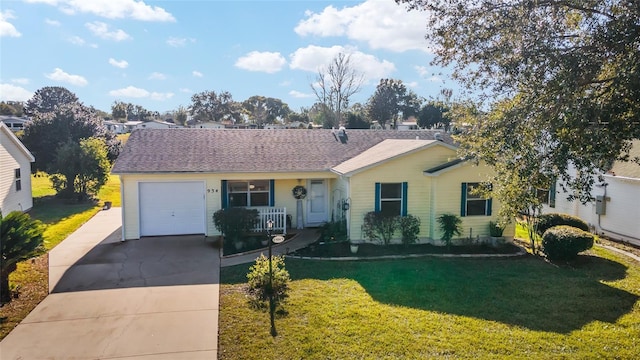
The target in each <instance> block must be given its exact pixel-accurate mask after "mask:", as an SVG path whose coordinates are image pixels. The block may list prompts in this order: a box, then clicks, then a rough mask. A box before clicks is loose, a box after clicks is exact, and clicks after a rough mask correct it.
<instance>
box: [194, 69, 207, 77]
mask: <svg viewBox="0 0 640 360" xmlns="http://www.w3.org/2000/svg"><path fill="white" fill-rule="evenodd" d="M191 75H193V76H195V77H203V76H204V74H202V73H201V72H200V71H197V70H193V71H192V72H191Z"/></svg>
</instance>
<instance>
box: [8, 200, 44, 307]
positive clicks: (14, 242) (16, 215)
mask: <svg viewBox="0 0 640 360" xmlns="http://www.w3.org/2000/svg"><path fill="white" fill-rule="evenodd" d="M42 231H43V229H42V223H41V222H40V221H38V220H32V219H31V217H30V216H29V215H27V214H25V213H22V212H20V211H13V212H10V213H9V214H8V215H7V216H6V217H5V218H3V217H2V213H0V234H1V237H0V241H1V243H2V257H1V258H0V303H3V304H4V303H7V302H9V301H11V294H10V291H9V274H11V273H12V272H13V271H15V270H16V268H17V264H18V262H20V261H22V260H25V259H29V258H31V257H33V256H35V255H38V253H40V251H41V246H42V241H43V238H42Z"/></svg>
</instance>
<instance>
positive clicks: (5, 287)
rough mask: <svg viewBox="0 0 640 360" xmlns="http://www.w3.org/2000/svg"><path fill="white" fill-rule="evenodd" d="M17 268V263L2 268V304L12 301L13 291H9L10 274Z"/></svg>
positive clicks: (0, 280) (0, 293) (0, 289)
mask: <svg viewBox="0 0 640 360" xmlns="http://www.w3.org/2000/svg"><path fill="white" fill-rule="evenodd" d="M16 268H17V265H16V264H12V265H9V266H7V268H6V269H2V270H0V304H6V303H8V302H10V301H11V291H9V274H11V273H12V272H14V271H15V270H16Z"/></svg>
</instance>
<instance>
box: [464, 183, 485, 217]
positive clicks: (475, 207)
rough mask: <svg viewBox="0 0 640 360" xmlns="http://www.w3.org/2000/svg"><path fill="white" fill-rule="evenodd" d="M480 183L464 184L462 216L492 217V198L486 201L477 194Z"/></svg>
mask: <svg viewBox="0 0 640 360" xmlns="http://www.w3.org/2000/svg"><path fill="white" fill-rule="evenodd" d="M479 187H480V183H462V202H461V206H460V215H461V216H490V215H491V205H492V204H491V203H492V201H491V198H488V199H485V198H483V197H482V196H480V195H478V194H476V193H475V189H477V188H479Z"/></svg>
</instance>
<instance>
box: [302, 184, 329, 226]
mask: <svg viewBox="0 0 640 360" xmlns="http://www.w3.org/2000/svg"><path fill="white" fill-rule="evenodd" d="M327 208H328V197H327V184H326V182H325V181H324V180H309V191H308V196H307V225H311V226H313V225H320V224H322V223H325V222H327V220H328V211H327Z"/></svg>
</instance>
